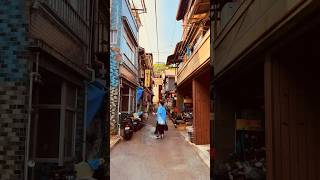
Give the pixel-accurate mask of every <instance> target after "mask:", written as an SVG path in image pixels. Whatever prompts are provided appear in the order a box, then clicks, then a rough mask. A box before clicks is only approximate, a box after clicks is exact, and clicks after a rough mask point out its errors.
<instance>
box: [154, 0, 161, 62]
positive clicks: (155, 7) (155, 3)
mask: <svg viewBox="0 0 320 180" xmlns="http://www.w3.org/2000/svg"><path fill="white" fill-rule="evenodd" d="M154 11H155V16H156V33H157V51H158V63H159V60H160V57H159V55H160V53H159V39H158V38H159V37H158V36H159V33H158V14H157V0H155V1H154Z"/></svg>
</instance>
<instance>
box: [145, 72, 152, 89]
mask: <svg viewBox="0 0 320 180" xmlns="http://www.w3.org/2000/svg"><path fill="white" fill-rule="evenodd" d="M150 76H151V72H150V69H146V70H144V77H145V79H144V87H150V78H151V77H150Z"/></svg>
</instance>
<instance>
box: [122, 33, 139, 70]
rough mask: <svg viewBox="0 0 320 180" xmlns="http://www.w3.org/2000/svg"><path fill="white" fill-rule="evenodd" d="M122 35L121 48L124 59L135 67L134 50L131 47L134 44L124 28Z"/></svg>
mask: <svg viewBox="0 0 320 180" xmlns="http://www.w3.org/2000/svg"><path fill="white" fill-rule="evenodd" d="M123 34H124V43H123V44H124V47H123V53H124V55H125V57H127V59H128V60H129V61H130V62H131V63H132V64H133V65H135V64H136V62H135V58H136V56H135V54H136V48H135V46H134V45H133V44H134V43H133V42H132V40H131V39H130V36H129V34H128V32H127V31H126V30H125V28H123Z"/></svg>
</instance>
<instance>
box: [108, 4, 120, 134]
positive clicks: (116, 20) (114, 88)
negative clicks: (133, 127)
mask: <svg viewBox="0 0 320 180" xmlns="http://www.w3.org/2000/svg"><path fill="white" fill-rule="evenodd" d="M111 8H112V14H111V27H110V28H111V29H116V30H117V44H116V45H115V47H116V48H119V47H120V42H121V41H120V40H121V38H120V37H121V31H119V29H121V12H122V10H121V9H122V0H113V1H112V5H111ZM117 53H118V52H115V51H113V50H111V52H110V132H111V133H116V131H117V121H118V100H119V96H118V93H119V91H118V85H119V62H118V61H117V60H116V54H117Z"/></svg>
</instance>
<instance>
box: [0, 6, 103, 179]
mask: <svg viewBox="0 0 320 180" xmlns="http://www.w3.org/2000/svg"><path fill="white" fill-rule="evenodd" d="M91 3H92V4H95V5H96V4H98V1H87V0H80V1H54V0H45V1H1V3H0V4H1V23H0V28H1V32H2V33H1V43H2V44H1V58H0V61H1V75H0V81H1V83H0V84H1V85H0V89H1V94H2V95H1V98H0V99H1V101H2V102H1V103H0V104H1V105H0V106H1V108H0V110H1V111H3V112H1V122H0V123H1V142H0V144H1V145H0V149H2V150H3V154H2V155H1V166H0V169H1V175H0V176H1V177H0V179H4V180H5V179H42V178H49V177H50V173H51V174H52V173H53V171H54V170H55V169H57V168H59V167H60V168H66V167H68V166H72V165H73V164H74V163H77V162H80V161H83V160H86V159H87V151H86V139H87V137H86V130H87V126H86V125H87V121H88V120H89V119H88V113H87V102H88V96H87V95H88V90H89V88H88V86H94V85H93V84H92V83H93V81H94V80H97V79H100V83H98V84H101V82H103V81H104V80H105V76H104V75H103V74H105V73H104V71H103V69H104V68H103V64H104V62H98V61H97V60H94V59H95V54H94V48H93V46H92V45H93V44H94V42H96V41H94V40H93V39H94V38H96V37H94V34H95V33H93V29H94V26H93V24H94V23H93V18H94V17H95V16H94V15H93V14H92V12H93V11H92V9H90V7H93V6H91ZM106 10H107V9H106ZM67 14H68V15H67ZM106 16H107V15H106ZM106 24H107V23H105V25H106ZM105 35H106V34H105ZM97 39H99V40H100V39H101V38H97ZM104 40H107V39H104ZM104 84H105V83H104ZM100 88H101V89H99V90H101V94H100V95H101V97H100V99H103V98H104V96H103V94H104V91H105V89H104V88H103V85H102V87H100ZM101 101H103V100H101ZM99 107H101V104H99V105H98V108H99ZM98 108H97V109H96V110H95V111H93V112H92V113H91V115H92V116H93V117H97V115H96V113H97V111H98ZM104 120H106V119H103V120H101V121H100V122H101V123H102V122H103V121H104ZM104 123H105V122H104ZM2 127H4V128H2ZM99 152H101V151H99Z"/></svg>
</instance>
